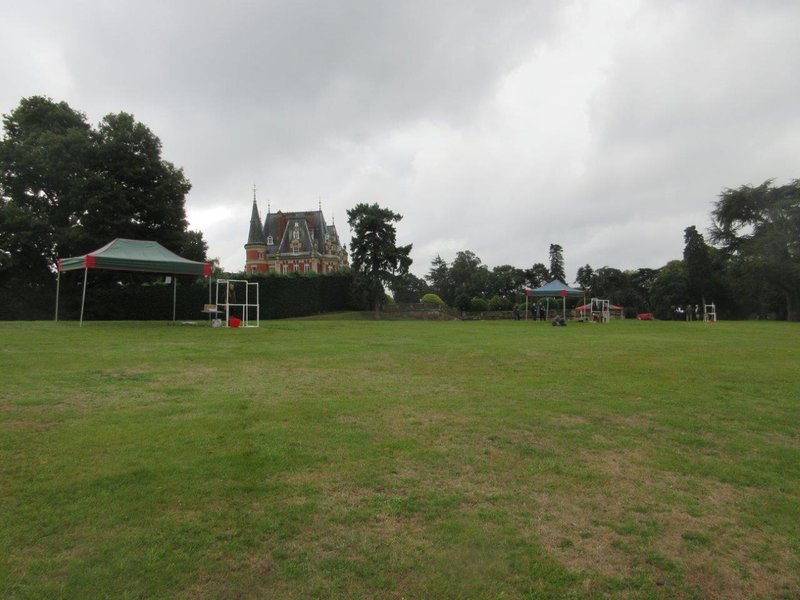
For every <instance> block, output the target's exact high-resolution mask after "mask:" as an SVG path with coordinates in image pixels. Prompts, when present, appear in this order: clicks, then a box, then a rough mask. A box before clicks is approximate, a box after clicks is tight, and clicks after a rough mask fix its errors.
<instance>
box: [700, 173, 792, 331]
mask: <svg viewBox="0 0 800 600" xmlns="http://www.w3.org/2000/svg"><path fill="white" fill-rule="evenodd" d="M711 214H712V217H713V219H714V223H713V227H712V232H711V239H712V241H714V242H716V243H719V244H721V245H722V248H723V249H724V250H725V251H726V252H727V253H728V254H729V256H730V257H731V259H732V260H734V261H736V262H739V263H740V264H741V265H743V266H744V268H745V269H746V270H747V271H749V272H750V273H751V274H755V273H758V274H759V275H760V276H761V277H762V278H763V283H764V284H765V285H767V286H770V287H772V288H773V289H775V290H776V291H779V292H780V293H781V294H782V295H783V298H784V307H785V314H786V318H787V319H789V320H791V321H797V320H800V179H795V180H794V181H792V182H791V183H789V184H787V185H783V186H777V187H776V186H774V185H773V184H772V181H771V180H768V181H765V182H764V183H763V184H761V185H760V186H757V187H752V186H747V185H745V186H741V187H739V188H738V189H735V190H732V189H728V190H725V191H723V192H722V193H721V194H720V197H719V200H718V201H717V203H716V205H715V207H714V210H713V211H712V213H711ZM754 292H755V290H754Z"/></svg>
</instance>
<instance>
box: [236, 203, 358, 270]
mask: <svg viewBox="0 0 800 600" xmlns="http://www.w3.org/2000/svg"><path fill="white" fill-rule="evenodd" d="M244 249H245V252H246V255H247V259H246V262H245V267H244V272H245V273H246V274H248V275H250V274H253V273H280V274H287V273H330V272H332V271H338V270H340V269H343V268H345V267H347V266H348V263H347V251H346V248H345V246H344V245H342V244H340V243H339V235H338V234H337V233H336V227H335V225H333V224H331V225H328V224H327V223H326V222H325V216H324V215H323V214H322V207H320V210H315V211H306V212H289V213H284V212H281V211H278V212H276V213H273V212H271V211H270V209H269V207H268V208H267V217H266V219H264V223H263V224H262V223H261V216H260V215H259V212H258V204H256V199H255V193H254V194H253V212H252V215H251V217H250V235H249V236H248V238H247V243H246V244H245V245H244Z"/></svg>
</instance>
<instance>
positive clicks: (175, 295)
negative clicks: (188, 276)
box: [172, 273, 178, 324]
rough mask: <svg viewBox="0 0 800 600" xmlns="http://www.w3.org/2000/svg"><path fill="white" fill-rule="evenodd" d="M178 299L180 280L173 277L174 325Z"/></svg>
mask: <svg viewBox="0 0 800 600" xmlns="http://www.w3.org/2000/svg"><path fill="white" fill-rule="evenodd" d="M177 299H178V278H177V277H175V274H174V273H173V275H172V323H173V324H174V323H175V302H176V301H177Z"/></svg>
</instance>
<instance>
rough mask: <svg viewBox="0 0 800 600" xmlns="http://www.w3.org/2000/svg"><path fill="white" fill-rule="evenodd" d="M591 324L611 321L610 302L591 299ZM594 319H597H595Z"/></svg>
mask: <svg viewBox="0 0 800 600" xmlns="http://www.w3.org/2000/svg"><path fill="white" fill-rule="evenodd" d="M589 308H590V310H591V319H592V322H593V323H608V322H609V321H610V320H611V301H610V300H603V299H602V298H592V302H591V304H590V305H589ZM595 317H597V318H596V319H595Z"/></svg>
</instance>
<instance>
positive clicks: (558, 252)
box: [550, 244, 567, 281]
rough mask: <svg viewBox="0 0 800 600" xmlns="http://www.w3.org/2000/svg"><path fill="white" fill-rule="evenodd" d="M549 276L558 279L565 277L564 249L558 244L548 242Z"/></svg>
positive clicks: (562, 279) (561, 279)
mask: <svg viewBox="0 0 800 600" xmlns="http://www.w3.org/2000/svg"><path fill="white" fill-rule="evenodd" d="M550 277H552V278H553V279H558V280H559V281H565V280H566V279H567V275H566V274H565V273H564V249H563V248H562V247H561V246H559V245H558V244H550Z"/></svg>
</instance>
